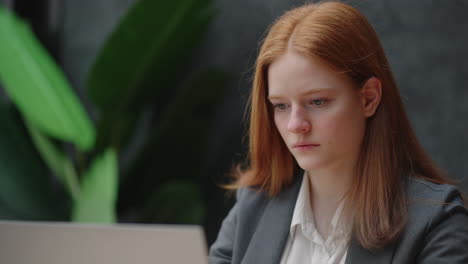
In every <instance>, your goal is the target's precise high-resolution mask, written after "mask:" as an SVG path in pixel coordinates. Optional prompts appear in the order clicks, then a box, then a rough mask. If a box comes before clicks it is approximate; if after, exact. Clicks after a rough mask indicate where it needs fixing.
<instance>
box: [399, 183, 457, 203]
mask: <svg viewBox="0 0 468 264" xmlns="http://www.w3.org/2000/svg"><path fill="white" fill-rule="evenodd" d="M407 193H408V197H409V199H410V200H413V201H426V202H427V201H432V202H434V205H437V204H438V205H444V204H446V203H452V204H454V205H462V206H463V205H464V202H463V198H462V195H461V192H460V191H459V189H458V188H457V187H456V186H454V185H450V184H437V183H433V182H430V181H428V180H425V179H421V178H414V177H411V178H409V179H408V181H407Z"/></svg>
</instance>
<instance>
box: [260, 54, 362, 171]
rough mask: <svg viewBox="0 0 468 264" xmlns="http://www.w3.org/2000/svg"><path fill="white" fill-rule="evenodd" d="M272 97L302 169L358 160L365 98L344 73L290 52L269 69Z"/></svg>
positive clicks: (279, 123)
mask: <svg viewBox="0 0 468 264" xmlns="http://www.w3.org/2000/svg"><path fill="white" fill-rule="evenodd" d="M268 99H269V101H270V102H271V105H272V107H273V113H274V121H275V124H276V127H277V129H278V131H279V133H280V135H281V137H282V138H283V140H284V142H285V144H286V145H287V147H288V149H289V150H290V151H291V153H292V155H293V156H294V157H295V159H296V160H297V162H298V164H299V166H300V167H301V168H303V169H304V170H306V171H313V170H322V169H332V168H340V167H343V166H345V167H349V166H351V167H353V166H354V165H355V164H356V162H357V158H358V155H359V151H360V146H361V142H362V139H363V136H364V131H365V122H366V114H365V113H364V104H365V102H364V101H363V100H362V98H361V96H360V92H359V90H357V89H355V88H354V87H353V84H352V82H351V81H350V80H349V79H348V78H347V77H345V76H344V75H343V74H339V73H336V72H334V71H332V70H331V69H329V68H328V67H327V66H325V65H323V64H319V63H316V62H314V61H312V60H310V59H308V58H305V57H303V56H301V55H298V54H296V53H295V52H287V53H286V54H285V55H283V56H282V57H280V58H279V59H278V60H277V61H275V62H274V63H273V64H272V65H270V67H269V69H268Z"/></svg>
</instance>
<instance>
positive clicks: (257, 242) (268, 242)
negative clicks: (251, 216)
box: [241, 174, 303, 264]
mask: <svg viewBox="0 0 468 264" xmlns="http://www.w3.org/2000/svg"><path fill="white" fill-rule="evenodd" d="M302 177H303V176H302V174H301V175H296V177H295V181H294V183H293V184H292V185H291V186H290V187H289V188H288V189H286V190H285V191H283V192H281V193H280V194H279V195H277V196H275V197H274V198H272V199H271V201H270V202H269V203H268V205H267V207H266V208H265V211H264V213H263V216H262V218H261V219H260V221H259V222H258V227H257V230H256V232H255V233H254V235H253V236H252V239H251V241H250V244H249V246H248V249H247V252H246V253H245V255H244V258H243V260H242V262H241V263H243V264H249V263H252V264H259V263H271V264H274V263H279V262H280V260H281V256H282V254H283V249H284V246H285V244H286V241H287V239H288V235H289V229H290V226H291V218H292V215H293V212H294V207H295V205H296V199H297V195H298V193H299V189H300V187H301V183H302Z"/></svg>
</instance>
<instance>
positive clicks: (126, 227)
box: [0, 221, 208, 264]
mask: <svg viewBox="0 0 468 264" xmlns="http://www.w3.org/2000/svg"><path fill="white" fill-rule="evenodd" d="M0 263H4V264H30V263H31V264H107V263H112V264H140V263H161V264H166V263H167V264H182V263H183V264H187V263H190V264H206V263H208V261H207V248H206V243H205V240H204V236H203V231H202V229H201V228H200V227H198V226H171V225H133V224H117V225H94V224H72V223H49V222H17V221H0Z"/></svg>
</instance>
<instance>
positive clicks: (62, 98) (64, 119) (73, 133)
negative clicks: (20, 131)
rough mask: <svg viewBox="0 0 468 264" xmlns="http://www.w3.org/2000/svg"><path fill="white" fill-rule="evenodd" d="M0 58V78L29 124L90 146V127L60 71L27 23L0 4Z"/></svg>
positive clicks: (77, 143) (93, 136)
mask: <svg viewBox="0 0 468 264" xmlns="http://www.w3.org/2000/svg"><path fill="white" fill-rule="evenodd" d="M0 58H1V60H0V81H1V82H2V83H3V84H4V86H5V90H6V91H7V93H8V95H9V96H10V98H11V100H12V101H13V102H14V103H15V104H16V106H17V107H18V109H19V110H20V111H21V113H22V114H23V115H24V116H25V117H26V118H27V119H28V120H30V122H31V123H33V124H34V125H35V126H37V128H38V129H39V130H41V131H43V132H44V133H46V134H48V135H50V136H52V137H55V138H58V139H61V140H64V141H69V142H73V143H74V144H76V145H77V146H78V148H79V149H80V150H83V151H86V150H89V149H90V148H91V147H92V146H93V145H94V141H95V131H94V127H93V125H92V123H91V121H90V120H89V118H88V116H87V114H86V112H85V110H84V109H83V107H82V105H81V104H80V102H79V100H78V98H77V97H76V95H75V94H74V93H73V92H72V89H71V87H70V85H69V83H68V81H67V80H66V78H65V76H64V74H63V72H62V71H61V70H60V69H59V67H58V66H57V65H56V64H55V62H54V61H53V59H52V58H51V57H50V56H49V54H48V53H47V51H46V50H45V48H44V47H43V46H42V45H41V44H40V43H39V41H38V40H37V39H36V37H35V36H34V34H33V33H32V31H31V30H30V29H29V27H28V25H26V24H25V23H24V22H22V21H21V20H20V19H18V18H16V17H15V16H14V15H13V14H11V13H10V12H8V11H7V10H5V9H4V8H2V7H1V6H0Z"/></svg>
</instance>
